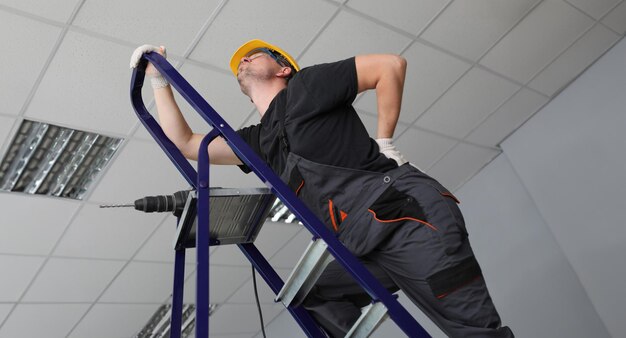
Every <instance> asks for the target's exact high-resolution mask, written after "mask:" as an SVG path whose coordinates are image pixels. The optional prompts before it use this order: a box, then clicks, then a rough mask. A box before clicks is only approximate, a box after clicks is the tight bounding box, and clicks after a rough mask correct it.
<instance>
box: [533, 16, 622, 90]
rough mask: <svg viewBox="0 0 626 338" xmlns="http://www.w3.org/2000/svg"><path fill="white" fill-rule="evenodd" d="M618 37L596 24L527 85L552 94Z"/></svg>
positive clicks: (574, 76)
mask: <svg viewBox="0 0 626 338" xmlns="http://www.w3.org/2000/svg"><path fill="white" fill-rule="evenodd" d="M619 38H620V36H619V35H617V34H615V33H613V32H612V31H610V30H609V29H607V28H605V27H604V26H603V25H596V26H595V27H593V28H592V29H591V30H589V31H588V32H587V33H586V34H585V35H584V36H583V37H582V38H580V40H578V41H576V43H574V44H573V45H572V46H571V47H570V48H569V49H568V50H567V51H565V53H563V54H561V55H560V56H559V57H558V58H557V59H556V60H555V61H554V62H553V63H552V64H550V66H548V67H547V68H546V69H544V70H543V71H542V72H541V73H539V74H538V75H537V77H535V78H534V79H533V80H532V81H531V82H530V83H529V84H528V86H529V87H531V88H533V89H536V90H538V91H540V92H542V93H544V94H546V95H549V96H552V95H554V94H555V93H557V92H558V91H559V90H561V89H562V88H563V87H565V86H566V85H567V84H569V83H570V81H572V80H573V79H574V78H576V77H577V76H578V74H580V73H581V72H582V71H583V70H585V69H586V68H587V66H589V65H590V64H592V63H593V62H595V61H596V60H597V59H598V58H599V57H600V56H601V55H602V54H603V53H604V52H605V51H606V50H607V49H608V48H609V47H611V46H612V45H613V43H614V42H615V41H617V40H618V39H619Z"/></svg>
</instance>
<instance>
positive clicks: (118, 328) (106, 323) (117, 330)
mask: <svg viewBox="0 0 626 338" xmlns="http://www.w3.org/2000/svg"><path fill="white" fill-rule="evenodd" d="M159 306H160V305H143V304H95V305H94V306H93V308H92V309H91V310H90V311H89V313H87V315H86V316H85V318H83V320H81V322H80V323H79V324H78V326H76V328H75V329H74V331H72V334H70V336H69V337H70V338H82V337H90V338H111V337H135V336H136V335H137V333H138V332H139V331H140V330H141V329H142V328H143V326H144V325H145V323H147V322H148V320H150V318H151V317H152V315H153V314H154V312H155V311H156V310H157V309H158V308H159Z"/></svg>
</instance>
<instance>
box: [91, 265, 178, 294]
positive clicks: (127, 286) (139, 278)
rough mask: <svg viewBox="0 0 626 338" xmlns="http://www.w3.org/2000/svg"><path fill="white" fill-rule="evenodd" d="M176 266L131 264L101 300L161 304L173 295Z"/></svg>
mask: <svg viewBox="0 0 626 338" xmlns="http://www.w3.org/2000/svg"><path fill="white" fill-rule="evenodd" d="M173 280H174V266H173V265H172V264H165V263H148V262H130V263H129V264H128V265H127V266H126V268H124V270H123V271H122V273H121V274H120V275H119V276H118V277H117V278H116V279H115V280H114V281H113V283H112V284H111V286H109V288H108V289H107V290H106V291H105V293H104V294H103V295H102V297H101V298H100V301H102V302H123V303H161V302H162V301H163V300H164V299H166V298H167V296H168V295H171V294H172V281H173Z"/></svg>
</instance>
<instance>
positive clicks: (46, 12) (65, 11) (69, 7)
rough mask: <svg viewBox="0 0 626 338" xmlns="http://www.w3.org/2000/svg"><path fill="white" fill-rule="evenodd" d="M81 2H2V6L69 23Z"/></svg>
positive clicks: (57, 0) (76, 0)
mask: <svg viewBox="0 0 626 338" xmlns="http://www.w3.org/2000/svg"><path fill="white" fill-rule="evenodd" d="M79 2H80V1H79V0H49V1H43V2H40V1H22V0H0V4H2V5H5V6H9V7H12V8H15V9H19V10H21V11H24V12H28V13H31V14H35V15H39V16H42V17H45V18H48V19H52V20H56V21H60V22H67V20H68V19H69V18H70V15H71V14H72V12H73V11H74V8H75V7H76V4H78V3H79Z"/></svg>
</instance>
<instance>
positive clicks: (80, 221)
mask: <svg viewBox="0 0 626 338" xmlns="http://www.w3.org/2000/svg"><path fill="white" fill-rule="evenodd" d="M163 218H164V216H163V215H162V214H145V213H142V212H139V211H136V210H134V209H131V208H119V209H101V208H99V207H98V206H96V205H91V204H88V205H85V206H84V207H83V208H82V209H81V210H80V212H79V213H78V216H76V218H75V219H74V220H73V221H72V224H71V225H70V227H69V229H68V230H67V231H66V232H65V235H64V236H63V238H62V239H61V242H60V243H59V245H58V246H57V248H56V249H55V251H54V255H57V256H71V257H90V258H111V259H130V258H131V256H132V255H133V254H134V253H135V251H136V250H137V248H138V247H139V245H140V244H141V243H143V241H144V240H146V238H147V237H148V235H149V234H150V233H151V232H152V231H153V230H154V229H155V228H156V227H157V225H158V224H159V223H161V222H162V221H163ZM111 248H115V250H111Z"/></svg>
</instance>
